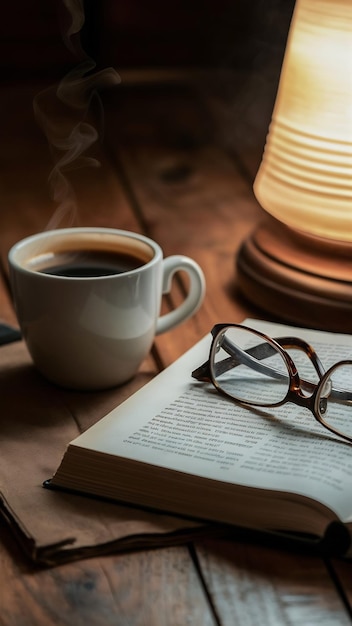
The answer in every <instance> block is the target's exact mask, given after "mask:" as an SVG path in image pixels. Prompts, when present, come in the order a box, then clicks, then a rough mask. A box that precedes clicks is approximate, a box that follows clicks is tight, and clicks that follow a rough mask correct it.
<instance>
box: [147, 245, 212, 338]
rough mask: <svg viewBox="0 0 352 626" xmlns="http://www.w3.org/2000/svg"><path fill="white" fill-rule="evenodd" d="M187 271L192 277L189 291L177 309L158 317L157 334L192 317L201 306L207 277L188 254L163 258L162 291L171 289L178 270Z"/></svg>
mask: <svg viewBox="0 0 352 626" xmlns="http://www.w3.org/2000/svg"><path fill="white" fill-rule="evenodd" d="M180 270H182V271H185V272H187V274H188V276H189V278H190V285H189V291H188V294H187V296H186V298H185V300H184V301H183V302H182V304H180V305H179V306H178V307H177V308H176V309H174V310H173V311H170V313H166V314H165V315H162V316H161V317H159V318H158V320H157V324H156V331H155V334H156V335H160V334H161V333H164V332H166V331H167V330H171V328H175V326H178V325H179V324H181V322H184V321H185V320H186V319H188V318H189V317H191V315H193V313H195V312H196V311H197V310H198V308H199V307H200V305H201V303H202V301H203V298H204V294H205V278H204V274H203V271H202V270H201V268H200V267H199V265H198V263H196V262H195V261H193V259H190V258H189V257H187V256H183V255H173V256H169V257H166V259H164V260H163V283H162V293H163V294H167V293H170V291H171V283H172V279H173V276H174V274H175V273H176V272H178V271H180Z"/></svg>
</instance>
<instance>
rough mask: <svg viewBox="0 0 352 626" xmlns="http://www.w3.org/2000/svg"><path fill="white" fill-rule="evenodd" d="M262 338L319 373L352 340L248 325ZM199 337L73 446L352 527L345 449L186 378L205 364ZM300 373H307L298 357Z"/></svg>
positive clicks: (295, 420)
mask: <svg viewBox="0 0 352 626" xmlns="http://www.w3.org/2000/svg"><path fill="white" fill-rule="evenodd" d="M246 324H247V325H249V326H251V327H253V328H254V327H255V328H257V329H258V330H262V331H263V332H267V333H268V334H271V336H283V335H292V336H299V337H301V338H303V339H306V340H307V341H308V342H309V343H311V344H312V345H313V346H314V348H315V349H316V351H317V353H318V355H319V356H320V359H321V360H322V362H323V364H324V366H325V367H326V368H327V367H328V366H329V365H330V364H332V363H334V362H336V361H337V360H340V359H342V358H348V357H351V356H352V338H351V337H346V336H341V335H340V336H339V335H332V334H328V333H321V332H317V331H307V330H304V331H303V330H301V329H296V328H290V327H287V326H281V325H274V324H268V323H263V322H258V321H254V320H250V321H248V320H247V322H246ZM210 343H211V337H210V335H209V337H205V338H204V339H203V340H202V341H201V342H199V343H198V344H197V345H196V346H195V347H194V348H192V349H191V350H190V351H189V352H188V353H186V354H185V355H184V356H183V357H181V358H180V359H179V360H178V361H176V363H174V364H173V365H172V366H171V367H169V368H168V369H167V370H165V371H164V372H162V374H160V375H159V376H158V377H157V378H156V379H154V380H153V381H151V383H149V384H148V385H147V386H146V387H144V388H143V389H142V390H140V391H139V392H137V394H135V395H134V396H133V397H132V398H130V399H129V400H127V401H126V402H125V403H124V404H123V405H121V406H120V407H118V408H117V409H115V410H114V411H112V413H110V414H109V415H108V416H107V417H106V418H104V419H103V420H101V421H100V422H98V424H96V425H95V426H93V427H92V428H91V429H89V430H88V431H87V432H86V433H84V434H83V435H81V436H80V437H79V438H78V439H76V440H75V441H74V442H73V443H74V445H79V446H84V447H87V448H90V449H92V450H98V451H101V452H105V453H109V454H114V455H118V456H121V457H127V458H130V459H135V460H137V461H142V462H145V463H150V464H153V465H158V466H161V467H167V468H171V469H174V470H177V471H179V472H189V473H191V474H194V475H199V476H203V477H207V478H210V479H215V480H218V481H225V482H231V483H235V484H239V485H244V486H249V487H256V488H262V489H272V490H280V491H285V492H288V493H290V492H291V493H299V494H302V495H305V496H308V497H311V498H314V499H319V500H320V501H321V502H322V503H323V504H326V505H327V506H329V507H330V508H331V509H332V510H334V511H335V512H336V513H337V514H338V515H339V517H340V518H341V519H342V520H344V521H345V522H348V521H351V520H352V503H351V497H350V496H351V492H352V445H350V444H348V443H345V442H344V441H342V440H340V439H338V438H337V437H335V436H334V435H333V434H332V433H329V431H328V430H326V429H325V428H323V427H322V426H321V425H320V424H319V423H318V422H316V420H315V419H314V416H313V414H312V413H311V412H310V411H309V410H308V409H305V408H301V407H297V406H295V405H293V404H286V405H284V406H283V407H279V408H275V409H270V410H268V409H265V410H264V409H253V408H251V409H247V408H244V407H241V406H238V405H236V404H235V403H234V402H233V401H232V400H230V399H227V398H224V397H222V396H220V395H219V394H218V392H217V391H216V390H215V389H214V388H213V387H212V385H210V384H207V383H200V382H198V381H195V380H193V379H192V378H191V372H192V370H193V369H195V368H196V367H197V366H199V365H200V364H201V363H202V362H204V361H205V360H206V359H207V357H208V352H209V347H210ZM294 358H295V362H296V361H299V360H300V359H301V360H302V363H301V364H300V367H299V371H301V369H302V371H304V368H308V369H309V367H310V363H309V360H308V359H307V357H306V356H305V355H304V354H302V353H300V354H298V355H295V357H294Z"/></svg>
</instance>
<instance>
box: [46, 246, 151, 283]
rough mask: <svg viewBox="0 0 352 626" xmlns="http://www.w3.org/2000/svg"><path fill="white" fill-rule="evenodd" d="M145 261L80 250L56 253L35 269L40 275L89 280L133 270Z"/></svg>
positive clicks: (130, 256) (123, 255)
mask: <svg viewBox="0 0 352 626" xmlns="http://www.w3.org/2000/svg"><path fill="white" fill-rule="evenodd" d="M144 263H145V261H143V260H142V259H139V258H138V257H137V256H133V255H131V254H126V253H122V252H105V251H104V250H81V251H77V252H58V253H55V254H53V255H51V256H50V258H49V259H48V258H47V259H46V260H45V262H43V263H42V264H40V265H38V266H37V267H36V269H37V271H39V272H41V273H42V274H53V275H55V276H67V277H71V278H89V277H97V276H113V275H114V274H122V273H123V272H128V271H130V270H134V269H136V268H137V267H140V266H141V265H143V264H144Z"/></svg>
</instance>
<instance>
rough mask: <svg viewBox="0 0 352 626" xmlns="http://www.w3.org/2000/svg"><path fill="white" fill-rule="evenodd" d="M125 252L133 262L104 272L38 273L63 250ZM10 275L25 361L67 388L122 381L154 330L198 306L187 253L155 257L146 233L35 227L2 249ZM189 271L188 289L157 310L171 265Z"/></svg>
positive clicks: (197, 284)
mask: <svg viewBox="0 0 352 626" xmlns="http://www.w3.org/2000/svg"><path fill="white" fill-rule="evenodd" d="M83 249H88V250H102V251H110V252H114V251H116V250H118V251H125V252H129V253H132V254H133V255H134V256H137V257H138V258H139V259H140V262H141V265H140V267H137V268H136V269H132V270H128V271H125V272H123V273H120V274H114V275H111V276H98V277H97V276H95V277H67V276H58V275H52V274H46V273H42V271H39V270H38V268H40V266H41V264H43V261H44V264H45V263H46V260H47V259H50V257H52V255H53V254H54V253H57V252H63V251H67V250H83ZM9 266H10V281H11V287H12V292H13V298H14V303H15V308H16V312H17V317H18V321H19V324H20V327H21V331H22V334H23V338H24V340H25V342H26V344H27V347H28V350H29V352H30V354H31V357H32V359H33V362H34V363H35V365H36V366H37V368H38V369H39V370H40V372H41V373H42V374H43V375H44V376H45V377H46V378H48V379H49V380H51V381H53V382H54V383H56V384H58V385H61V386H64V387H69V388H71V389H82V390H83V389H103V388H108V387H112V386H115V385H119V384H121V383H123V382H126V381H127V380H129V379H130V378H131V377H132V376H133V375H134V374H135V373H136V372H137V370H138V368H139V366H140V365H141V363H142V361H143V359H144V358H145V357H146V356H147V354H148V352H149V350H150V348H151V345H152V342H153V339H154V336H155V335H157V334H160V333H163V332H165V331H167V330H170V329H171V328H174V327H175V326H177V325H178V324H180V323H181V322H183V321H184V320H186V319H187V318H188V317H190V316H191V315H192V314H193V313H194V312H195V311H196V310H197V309H198V307H199V306H200V304H201V302H202V300H203V296H204V291H205V281H204V276H203V272H202V270H201V269H200V267H199V265H198V264H197V263H196V262H195V261H193V260H192V259H190V258H189V257H186V256H182V255H175V256H169V257H167V258H165V259H163V253H162V250H161V248H160V246H159V245H158V244H157V243H156V242H155V241H153V240H151V239H149V238H147V237H144V236H142V235H139V234H137V233H132V232H128V231H123V230H115V229H110V228H94V227H93V228H67V229H58V230H52V231H46V232H42V233H39V234H36V235H33V236H31V237H27V238H26V239H23V240H22V241H19V242H18V243H16V244H15V245H14V246H13V247H12V248H11V250H10V252H9ZM179 270H184V271H185V272H187V274H188V275H189V278H190V281H189V292H188V294H187V296H186V298H185V300H184V301H183V302H182V303H181V305H180V306H178V307H177V308H176V309H174V310H173V311H171V312H169V313H167V314H165V315H162V316H160V307H161V299H162V294H165V293H168V292H169V291H170V289H171V282H172V277H173V275H174V274H175V272H177V271H179Z"/></svg>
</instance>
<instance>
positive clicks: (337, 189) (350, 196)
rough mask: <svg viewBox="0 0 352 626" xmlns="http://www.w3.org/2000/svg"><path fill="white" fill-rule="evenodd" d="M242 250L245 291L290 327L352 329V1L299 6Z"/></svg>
mask: <svg viewBox="0 0 352 626" xmlns="http://www.w3.org/2000/svg"><path fill="white" fill-rule="evenodd" d="M254 194H255V196H256V198H257V200H258V201H259V203H260V205H261V206H262V207H263V209H264V210H265V211H266V213H267V214H269V215H270V216H271V217H269V216H267V219H266V221H265V222H264V223H262V224H260V225H259V227H258V228H257V229H256V230H255V231H254V233H252V235H251V236H250V237H249V239H247V240H246V241H245V242H244V244H243V245H242V247H241V249H240V252H239V255H238V258H237V271H238V281H239V286H240V289H241V290H242V291H243V292H244V293H245V295H246V296H247V297H248V298H249V299H250V300H251V301H253V302H255V303H256V304H258V305H259V306H260V307H261V308H263V309H265V310H266V311H269V312H270V313H272V314H274V315H276V316H277V317H280V318H283V319H285V320H288V321H291V322H294V323H298V324H301V325H302V324H303V325H309V326H314V327H317V328H325V329H330V330H338V331H344V332H350V331H352V2H351V0H296V5H295V8H294V12H293V17H292V21H291V26H290V31H289V35H288V40H287V47H286V51H285V56H284V61H283V65H282V70H281V76H280V81H279V88H278V92H277V96H276V101H275V106H274V111H273V115H272V120H271V124H270V127H269V132H268V135H267V139H266V145H265V149H264V154H263V158H262V162H261V164H260V167H259V170H258V173H257V176H256V179H255V182H254Z"/></svg>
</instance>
